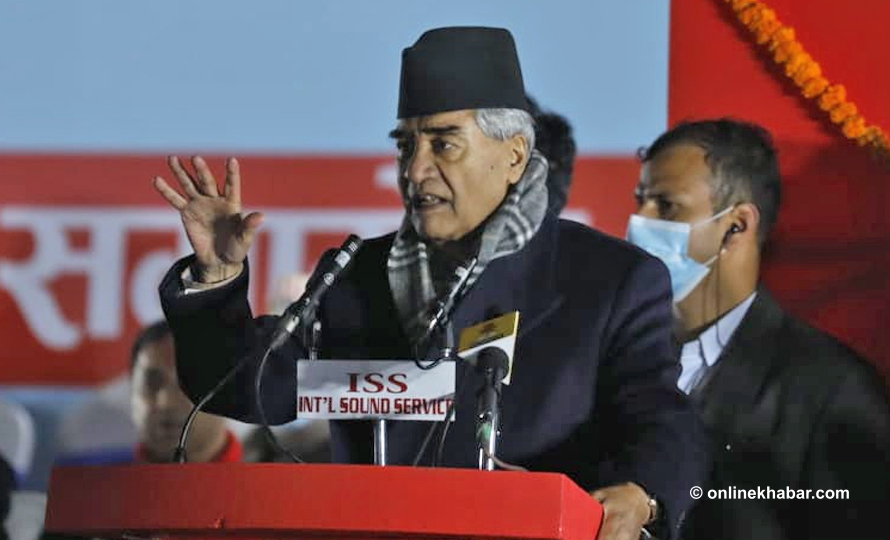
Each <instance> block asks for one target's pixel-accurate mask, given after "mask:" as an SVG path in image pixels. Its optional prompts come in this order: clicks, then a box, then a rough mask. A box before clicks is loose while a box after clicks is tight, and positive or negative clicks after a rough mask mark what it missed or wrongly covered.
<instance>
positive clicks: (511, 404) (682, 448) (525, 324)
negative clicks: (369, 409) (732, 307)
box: [155, 27, 706, 540]
mask: <svg viewBox="0 0 890 540" xmlns="http://www.w3.org/2000/svg"><path fill="white" fill-rule="evenodd" d="M458 82H459V83H458ZM400 83H401V84H400V95H399V108H398V123H397V124H396V126H395V129H394V130H393V131H392V132H391V136H392V138H393V139H394V140H395V143H396V146H397V148H398V151H399V156H398V159H399V187H400V190H401V193H402V195H403V199H404V203H405V218H404V220H403V222H402V225H401V227H400V228H399V230H398V231H397V232H395V233H393V234H389V235H386V236H383V237H380V238H374V239H369V240H367V241H366V242H364V244H363V245H362V247H361V249H360V250H359V251H358V253H357V254H356V256H355V260H354V262H353V264H352V266H350V268H349V269H348V270H347V271H346V272H345V273H344V275H343V276H342V277H341V279H340V280H339V281H338V282H337V283H335V284H334V285H333V286H332V287H331V289H330V290H329V291H328V293H327V294H326V295H325V297H324V299H323V301H322V304H321V306H320V308H319V314H318V315H319V319H320V320H321V322H322V336H321V351H320V356H321V357H322V358H354V359H399V358H401V359H408V358H412V357H414V355H415V350H417V349H420V353H421V356H424V355H425V353H426V350H425V347H426V344H425V343H424V341H425V338H424V330H425V325H426V323H427V322H428V320H429V316H430V307H431V306H432V305H434V304H435V302H436V300H437V299H438V298H441V297H442V296H443V294H444V293H446V292H447V291H448V289H449V282H450V280H451V279H452V277H451V276H452V275H453V272H454V270H455V268H456V267H457V266H458V265H460V266H466V265H467V262H468V261H469V260H471V259H472V258H475V259H476V260H477V261H478V262H477V264H476V266H475V269H474V270H473V272H471V273H470V277H469V280H468V288H467V289H466V292H465V293H463V294H462V295H461V296H460V297H459V298H458V300H457V302H456V309H455V311H454V314H453V317H452V321H453V323H454V330H455V333H456V332H459V331H460V330H461V329H462V328H466V327H468V326H471V325H474V324H477V323H480V322H482V321H484V320H487V319H490V318H491V317H492V316H497V315H501V314H504V313H508V312H512V311H514V310H515V311H519V312H520V317H521V320H520V323H519V336H518V338H517V344H516V353H515V356H514V362H513V372H512V375H511V377H512V380H511V382H510V385H509V386H507V387H504V388H503V390H502V393H501V395H500V399H501V411H502V421H501V429H500V434H499V441H498V457H499V458H500V459H502V460H503V461H506V462H508V463H513V464H516V465H521V466H524V467H526V468H528V469H531V470H536V471H551V472H562V473H565V474H567V475H568V476H569V477H570V478H572V479H573V480H574V481H575V482H576V483H578V484H579V485H580V486H581V487H583V488H584V489H587V490H588V491H589V492H591V494H592V496H593V497H595V498H597V499H598V500H600V501H602V503H603V506H604V509H605V520H604V523H603V525H602V528H601V530H600V532H599V538H600V540H635V539H636V538H639V536H640V534H641V530H642V527H644V526H645V527H647V528H648V529H650V530H655V531H656V532H657V534H658V535H659V537H661V538H669V537H672V536H673V534H674V533H675V531H676V525H677V523H678V522H679V520H680V516H682V515H683V513H684V512H685V510H686V508H688V506H689V505H690V503H691V501H690V500H689V496H688V493H689V489H690V488H691V487H692V486H693V485H695V483H696V482H698V481H700V480H701V479H703V478H704V471H705V468H706V465H705V461H706V456H705V455H704V452H703V448H704V445H703V435H704V434H703V428H702V426H701V425H700V423H699V421H698V419H697V417H696V415H695V413H694V411H693V409H692V408H691V406H690V405H689V403H688V401H687V399H686V397H685V396H683V395H682V393H681V392H679V391H678V390H677V388H676V386H675V385H674V381H675V380H676V377H677V374H678V371H679V369H678V365H677V361H676V358H675V355H674V350H673V343H672V341H671V311H670V310H671V304H670V281H669V276H668V274H667V272H666V271H665V269H664V266H663V265H662V264H661V263H659V262H658V261H657V260H655V259H654V258H653V257H650V256H649V255H647V254H645V253H644V252H643V251H642V250H639V249H636V248H634V247H632V246H629V245H627V244H626V243H625V242H621V241H618V240H615V239H614V238H610V237H608V236H606V235H604V234H601V233H598V232H596V231H593V230H592V229H589V228H587V227H585V226H583V225H580V224H577V223H572V222H568V221H563V220H560V219H558V218H557V216H556V214H555V213H554V212H548V211H547V187H546V183H545V181H546V180H545V179H546V176H547V162H546V160H545V159H544V158H543V157H542V156H541V155H540V154H539V153H538V152H536V151H534V150H533V149H534V148H535V141H534V122H533V121H532V118H531V115H529V113H528V102H527V100H526V98H525V89H524V87H523V83H522V76H521V72H520V69H519V61H518V56H517V53H516V49H515V44H514V42H513V38H512V36H511V35H510V33H509V32H507V31H506V30H503V29H497V28H475V27H474V28H467V27H461V28H440V29H436V30H430V31H428V32H426V33H424V34H423V35H422V36H421V37H420V38H419V39H418V41H417V42H416V43H415V44H414V45H413V46H411V47H409V48H407V49H405V50H404V51H403V53H402V76H401V81H400ZM169 164H170V167H171V170H172V172H173V174H174V175H175V177H176V179H177V180H178V182H179V183H180V185H181V187H182V189H183V191H184V194H182V193H179V192H177V191H175V190H173V189H172V188H171V187H170V186H169V185H168V184H167V183H166V182H165V181H163V180H162V179H156V180H155V186H156V188H157V189H158V190H159V191H160V192H161V194H162V195H163V196H164V197H165V199H166V200H167V201H168V202H169V203H170V204H171V205H172V206H174V207H175V208H176V209H177V210H179V211H180V212H181V214H182V218H183V222H184V224H185V227H186V230H187V232H188V237H189V239H190V241H191V243H192V247H193V248H194V250H195V255H194V256H191V257H188V258H186V259H184V260H182V261H180V262H179V263H177V264H176V265H175V266H174V267H173V268H172V269H171V271H170V272H169V273H168V274H167V276H166V278H165V279H164V281H163V283H162V284H161V287H160V290H161V297H162V302H163V306H164V311H165V314H166V316H167V318H168V320H169V321H170V324H171V328H172V329H173V334H174V338H175V341H176V351H177V354H178V359H177V361H178V369H179V372H180V380H181V381H182V383H183V386H184V388H185V389H186V390H187V392H188V393H189V395H190V396H191V397H192V398H193V399H198V398H200V397H201V396H203V395H204V394H206V392H208V391H209V390H210V389H211V388H212V387H213V386H214V385H215V384H216V382H217V381H218V380H219V379H220V378H221V377H222V376H223V375H224V374H225V373H226V372H227V371H228V370H229V369H230V368H231V366H232V365H233V364H234V363H235V362H237V360H238V359H239V358H240V357H241V356H242V355H245V354H249V353H250V352H251V351H256V350H257V349H259V350H260V351H262V349H263V346H264V345H266V344H268V342H269V330H270V329H271V328H274V327H275V324H276V319H275V318H274V317H259V318H256V319H255V318H253V317H252V315H251V313H250V308H249V306H248V302H247V285H248V275H247V274H248V265H247V261H246V260H245V255H246V253H247V250H248V247H249V245H250V241H251V240H252V238H253V235H254V232H255V230H256V228H257V226H258V225H259V223H260V220H261V219H262V218H261V216H260V215H259V214H256V213H253V214H248V215H246V216H243V217H242V215H241V213H240V212H241V206H240V173H239V169H238V163H237V161H235V160H230V161H229V162H228V166H227V169H228V171H227V173H228V174H227V178H226V188H225V190H220V188H219V186H218V185H217V183H216V181H215V180H214V179H213V177H212V175H211V174H210V171H209V169H208V167H207V164H206V163H205V162H204V161H202V160H201V159H200V158H196V159H193V161H192V166H193V167H194V172H193V173H192V172H189V171H187V170H186V169H185V168H184V167H183V164H182V163H180V162H179V160H178V159H176V158H171V160H170V163H169ZM300 357H305V350H304V348H303V345H302V344H301V343H300V342H299V340H298V339H296V338H294V339H291V340H289V341H288V343H286V344H285V345H284V346H283V347H282V348H281V349H279V350H278V351H277V354H275V355H273V357H272V360H271V361H270V362H269V369H268V371H267V372H266V375H268V376H267V377H265V378H264V382H263V385H264V395H263V400H264V409H265V410H266V412H267V415H268V418H269V419H270V421H272V422H273V423H282V422H287V421H290V420H292V419H293V417H294V414H295V411H296V409H297V407H296V388H295V384H296V373H295V372H296V368H295V361H294V360H295V359H296V358H300ZM255 370H256V364H255V363H254V364H250V365H249V367H248V368H247V369H246V370H245V373H244V374H243V376H242V377H240V378H237V379H236V380H235V381H234V383H233V384H231V385H229V386H228V387H226V388H225V390H224V391H223V392H222V393H221V394H220V396H218V398H217V399H215V400H213V401H211V402H210V403H209V407H208V409H209V410H211V411H213V412H217V413H219V414H226V415H231V416H234V417H236V418H239V419H242V420H245V421H254V422H255V421H257V411H256V410H255V408H254V402H255V400H254V398H253V387H252V384H251V383H252V381H253V378H254V373H252V372H251V371H253V372H255ZM457 378H458V387H459V388H461V390H460V391H458V393H457V395H456V396H455V403H456V416H455V421H454V422H453V424H452V425H451V426H450V429H449V431H448V433H449V435H448V438H447V439H446V440H445V444H444V446H443V449H442V454H441V460H440V463H441V464H442V465H444V466H447V467H471V468H475V467H476V466H477V455H476V444H475V443H476V440H477V435H476V432H475V425H474V417H475V407H476V403H475V402H476V392H477V389H478V388H479V383H480V382H481V376H479V374H477V373H475V372H474V370H473V369H472V368H471V367H468V366H467V365H466V364H465V363H463V362H461V363H459V364H458V366H457ZM463 381H466V382H463ZM371 427H372V426H371V423H370V422H364V421H351V422H350V421H337V422H332V423H331V446H332V450H331V451H332V457H333V460H334V461H335V462H348V463H369V462H371V460H372V448H373V446H372V445H373V440H374V438H373V434H372V429H371ZM428 429H429V425H428V424H426V423H420V422H391V423H390V424H389V427H388V430H387V447H388V462H389V464H393V465H407V464H411V463H412V462H413V461H414V459H415V456H417V455H418V454H419V459H420V463H422V464H424V465H426V464H429V463H431V462H433V461H434V460H433V458H434V455H435V454H436V452H435V449H434V448H433V446H435V445H430V446H429V447H428V451H427V452H425V453H421V452H419V449H420V448H421V443H422V441H423V439H424V436H425V434H426V433H427V432H428ZM433 495H434V494H431V496H433ZM443 511H447V509H443ZM517 517H518V518H521V517H520V516H517ZM590 534H591V538H593V537H594V536H595V535H596V531H590Z"/></svg>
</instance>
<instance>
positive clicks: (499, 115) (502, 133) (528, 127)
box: [476, 109, 535, 154]
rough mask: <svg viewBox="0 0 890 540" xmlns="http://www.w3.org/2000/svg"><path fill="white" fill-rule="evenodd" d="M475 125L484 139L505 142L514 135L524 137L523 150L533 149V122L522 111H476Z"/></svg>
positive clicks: (530, 117) (527, 114)
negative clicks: (489, 138) (483, 135)
mask: <svg viewBox="0 0 890 540" xmlns="http://www.w3.org/2000/svg"><path fill="white" fill-rule="evenodd" d="M476 125H478V126H479V129H480V130H481V131H482V133H484V134H485V136H486V137H491V138H492V139H497V140H499V141H506V140H507V139H509V138H511V137H515V136H516V135H521V136H523V137H525V150H526V151H527V152H528V153H529V154H531V151H532V149H534V147H535V120H534V118H532V115H530V114H529V113H527V112H526V111H523V110H522V109H476Z"/></svg>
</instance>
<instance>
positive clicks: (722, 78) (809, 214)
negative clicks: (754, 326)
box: [668, 0, 890, 377]
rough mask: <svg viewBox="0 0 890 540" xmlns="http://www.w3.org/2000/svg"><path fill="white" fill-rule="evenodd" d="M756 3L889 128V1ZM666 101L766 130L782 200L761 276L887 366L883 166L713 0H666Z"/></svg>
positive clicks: (672, 108)
mask: <svg viewBox="0 0 890 540" xmlns="http://www.w3.org/2000/svg"><path fill="white" fill-rule="evenodd" d="M766 3H767V4H768V5H769V6H770V7H772V8H773V9H774V10H775V11H776V13H777V16H778V18H779V20H781V21H782V22H783V23H784V24H785V25H787V26H791V27H793V28H795V30H796V32H797V39H798V40H799V41H800V42H801V43H802V45H803V46H804V48H805V49H806V50H807V52H809V53H810V54H811V55H812V56H813V59H814V60H816V61H817V62H819V64H820V65H821V67H822V72H823V74H824V75H825V76H826V77H827V78H828V79H829V80H831V81H832V82H838V83H841V84H844V85H845V86H846V87H847V91H848V97H849V99H850V101H853V102H855V103H856V104H857V105H858V106H859V110H860V112H861V113H862V114H863V115H864V116H865V118H866V119H867V120H868V121H869V122H870V123H875V124H878V125H880V126H883V127H884V129H885V130H886V129H888V128H890V100H888V99H887V89H888V88H890V64H888V62H887V61H886V60H885V59H884V58H883V56H884V53H883V51H886V50H887V42H888V37H887V31H886V23H887V21H888V20H890V2H886V1H884V0H849V1H846V2H812V1H810V0H769V1H768V2H766ZM668 112H669V121H670V122H671V123H674V122H677V121H679V120H682V119H686V118H700V117H708V116H724V115H732V116H736V117H739V118H744V119H748V120H752V121H755V122H758V123H761V124H763V125H764V126H766V127H767V128H769V129H770V130H771V131H772V132H773V133H774V135H775V137H776V139H777V143H778V147H779V152H780V159H781V167H782V173H783V181H784V183H783V186H784V189H785V201H784V206H783V208H782V210H781V214H780V217H779V223H778V229H777V231H776V234H775V235H774V242H773V246H772V251H771V256H770V258H769V259H768V261H767V264H766V272H765V281H766V283H767V284H768V285H769V286H770V288H771V289H772V290H773V291H774V292H775V293H776V296H778V298H779V299H780V300H781V301H782V303H783V304H784V305H785V306H786V307H788V308H789V309H790V310H791V311H792V312H794V313H796V314H797V315H799V316H801V317H803V318H804V319H807V320H809V321H810V322H812V323H814V324H815V325H817V326H819V327H821V328H823V329H825V330H827V331H829V332H830V333H832V334H834V335H836V336H838V337H840V338H841V339H843V340H844V341H845V342H847V343H848V344H850V345H852V346H853V347H854V348H856V349H857V350H859V351H860V352H862V353H863V354H865V355H866V356H867V357H868V358H869V359H871V360H872V361H874V362H875V363H877V364H878V365H879V366H880V367H881V368H882V369H883V370H884V372H885V374H886V375H887V376H888V377H890V332H888V323H890V279H888V270H887V269H888V267H890V212H888V210H890V171H888V169H887V168H886V167H883V166H880V165H879V164H878V163H876V162H875V161H874V160H873V159H871V158H870V157H869V156H868V155H867V154H866V152H865V151H863V150H862V149H860V148H858V147H857V146H856V144H855V143H853V142H850V141H847V140H845V139H844V138H843V136H842V135H841V134H840V133H839V130H838V128H837V126H835V125H833V124H831V123H830V122H829V121H827V120H826V115H825V114H824V113H823V112H822V111H820V110H818V109H817V108H816V107H815V106H814V104H813V103H811V102H810V101H809V100H806V99H805V98H803V97H802V96H801V95H800V93H799V90H798V89H797V88H796V87H795V86H794V85H793V83H791V82H790V81H788V80H787V79H786V78H785V77H784V75H783V74H779V73H778V72H777V70H776V68H775V66H774V65H773V62H772V59H771V58H770V56H768V55H767V54H766V53H764V52H763V50H762V48H760V47H759V46H756V45H754V44H753V43H752V40H751V38H750V35H749V34H748V30H747V29H745V28H743V27H742V26H741V25H740V24H739V23H738V22H737V21H736V19H735V17H734V14H733V13H732V10H731V9H730V8H729V6H727V5H726V4H725V3H724V2H723V1H720V0H674V1H673V2H672V5H671V55H670V80H669V109H668Z"/></svg>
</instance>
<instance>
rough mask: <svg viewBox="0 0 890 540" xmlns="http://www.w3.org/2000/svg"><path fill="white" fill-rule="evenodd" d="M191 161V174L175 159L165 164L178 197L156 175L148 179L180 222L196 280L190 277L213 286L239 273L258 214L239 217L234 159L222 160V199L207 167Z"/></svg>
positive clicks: (197, 159) (238, 180) (238, 181)
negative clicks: (176, 184)
mask: <svg viewBox="0 0 890 540" xmlns="http://www.w3.org/2000/svg"><path fill="white" fill-rule="evenodd" d="M191 161H192V166H193V167H194V169H195V174H194V175H192V174H190V173H189V172H188V171H187V170H186V169H185V168H184V167H183V165H182V163H181V162H180V160H179V158H178V157H176V156H170V157H169V158H168V159H167V165H168V166H169V167H170V171H171V172H172V173H173V175H174V176H175V177H176V180H177V181H178V182H179V185H180V186H181V187H182V190H183V191H184V192H185V193H184V195H183V194H180V193H179V192H178V191H176V190H175V189H173V188H172V187H170V185H169V184H167V182H166V181H165V180H164V179H163V178H161V177H160V176H157V177H155V178H154V186H155V189H157V190H158V192H160V194H161V195H162V196H163V197H164V198H165V199H166V200H167V202H169V203H170V205H171V206H173V208H176V209H177V210H178V211H179V214H180V216H181V217H182V224H183V226H184V227H185V232H186V235H188V239H189V242H190V243H191V245H192V249H194V250H195V256H196V264H195V266H194V267H193V272H194V273H195V274H196V275H194V276H193V277H194V278H195V279H196V280H197V281H201V282H204V283H213V282H216V281H222V280H224V279H227V278H230V277H232V276H234V275H237V274H238V273H239V272H241V268H242V267H243V264H244V259H245V257H247V251H248V249H250V244H251V243H252V242H253V238H254V235H255V233H256V230H257V228H258V227H259V226H260V224H261V223H262V222H263V215H262V214H261V213H259V212H253V213H251V214H248V215H246V216H242V215H241V174H240V170H239V165H238V161H237V160H236V159H235V158H229V159H228V160H227V161H226V182H225V188H224V190H223V193H222V194H220V192H219V189H218V186H217V183H216V180H215V179H214V178H213V174H212V173H211V172H210V168H209V167H208V166H207V163H206V162H205V161H204V160H203V159H202V158H201V157H200V156H196V157H193V158H192V160H191Z"/></svg>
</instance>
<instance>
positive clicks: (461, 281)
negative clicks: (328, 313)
mask: <svg viewBox="0 0 890 540" xmlns="http://www.w3.org/2000/svg"><path fill="white" fill-rule="evenodd" d="M478 261H479V259H477V258H476V257H473V258H472V259H470V261H469V263H468V264H467V266H466V267H464V266H458V267H457V268H455V269H454V275H453V277H452V279H451V287H449V289H448V294H446V295H445V298H442V299H440V300H438V301H437V302H436V305H435V308H434V309H435V312H434V313H433V316H432V317H431V318H430V320H429V322H428V323H427V325H426V330H424V332H423V337H422V338H421V339H420V340H419V341H418V343H419V344H420V345H425V344H426V343H427V342H428V341H429V339H430V337H432V335H433V333H434V332H435V331H436V330H437V329H438V328H439V326H440V325H441V324H442V323H443V322H446V321H447V320H448V319H449V318H450V317H451V312H452V310H453V309H454V301H455V300H457V297H458V296H459V295H460V293H461V292H463V290H464V287H465V286H466V284H467V280H469V279H470V274H472V273H473V269H474V268H476V263H477V262H478ZM418 352H419V351H418Z"/></svg>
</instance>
